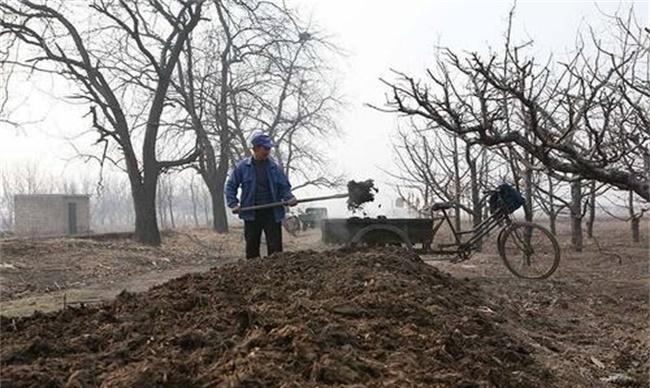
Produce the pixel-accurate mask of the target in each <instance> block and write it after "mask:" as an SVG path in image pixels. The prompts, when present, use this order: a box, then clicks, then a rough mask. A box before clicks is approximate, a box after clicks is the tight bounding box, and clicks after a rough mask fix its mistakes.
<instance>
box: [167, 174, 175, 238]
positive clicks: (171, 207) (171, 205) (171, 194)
mask: <svg viewBox="0 0 650 388" xmlns="http://www.w3.org/2000/svg"><path fill="white" fill-rule="evenodd" d="M167 189H168V190H169V191H168V192H167V209H169V220H170V222H171V223H172V229H176V222H175V221H174V203H173V200H174V198H173V197H174V192H173V188H172V186H171V182H170V186H169V187H168V188H167Z"/></svg>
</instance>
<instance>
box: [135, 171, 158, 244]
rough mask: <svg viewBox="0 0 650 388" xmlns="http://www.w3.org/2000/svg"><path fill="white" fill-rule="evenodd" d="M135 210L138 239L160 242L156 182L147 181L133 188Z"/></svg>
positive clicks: (149, 242) (151, 242)
mask: <svg viewBox="0 0 650 388" xmlns="http://www.w3.org/2000/svg"><path fill="white" fill-rule="evenodd" d="M133 208H134V210H135V234H136V236H137V238H138V241H140V242H143V243H147V244H154V245H158V244H160V231H159V230H158V220H157V218H156V183H155V182H153V184H152V183H151V182H145V184H144V185H142V186H140V187H136V188H135V190H133Z"/></svg>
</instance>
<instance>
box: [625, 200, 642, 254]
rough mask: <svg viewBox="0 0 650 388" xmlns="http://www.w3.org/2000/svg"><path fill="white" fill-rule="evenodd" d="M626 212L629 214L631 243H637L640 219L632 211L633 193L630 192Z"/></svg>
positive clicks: (639, 234)
mask: <svg viewBox="0 0 650 388" xmlns="http://www.w3.org/2000/svg"><path fill="white" fill-rule="evenodd" d="M628 210H629V212H630V230H631V231H632V241H634V242H635V243H638V242H639V241H640V236H641V233H640V231H639V224H640V221H641V217H639V216H638V215H637V214H635V211H634V192H632V191H630V194H629V196H628Z"/></svg>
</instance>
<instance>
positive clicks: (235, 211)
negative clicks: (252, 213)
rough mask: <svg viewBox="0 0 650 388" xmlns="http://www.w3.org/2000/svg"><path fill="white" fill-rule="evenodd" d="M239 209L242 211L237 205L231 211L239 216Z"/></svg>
mask: <svg viewBox="0 0 650 388" xmlns="http://www.w3.org/2000/svg"><path fill="white" fill-rule="evenodd" d="M239 209H241V206H239V205H235V206H233V207H231V208H230V210H232V214H239Z"/></svg>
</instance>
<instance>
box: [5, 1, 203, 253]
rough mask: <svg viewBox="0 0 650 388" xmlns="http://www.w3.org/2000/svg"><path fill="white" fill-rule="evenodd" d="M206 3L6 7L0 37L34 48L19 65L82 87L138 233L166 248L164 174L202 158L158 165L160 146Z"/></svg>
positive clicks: (188, 156) (195, 152)
mask: <svg viewBox="0 0 650 388" xmlns="http://www.w3.org/2000/svg"><path fill="white" fill-rule="evenodd" d="M203 2H204V1H202V0H199V1H187V2H184V1H174V2H172V3H168V2H163V1H158V0H152V1H149V2H147V3H142V2H138V1H135V0H120V1H108V0H106V1H104V0H96V1H92V2H91V3H89V4H88V6H87V7H84V6H83V5H81V6H80V5H78V4H74V3H70V2H58V3H57V5H56V7H55V6H50V5H48V4H46V3H36V2H32V1H21V2H9V3H3V4H0V11H2V13H3V17H2V19H0V27H1V28H2V31H1V32H0V33H1V34H2V35H11V36H15V37H16V38H17V39H18V40H20V41H21V42H22V44H24V45H25V46H26V47H28V48H30V49H31V52H30V54H29V56H28V57H26V58H20V59H19V60H18V61H16V62H15V64H16V65H19V66H25V67H30V68H31V69H34V70H37V71H42V72H49V73H53V74H60V75H61V76H63V77H65V78H66V79H69V80H71V81H73V82H74V83H75V84H76V85H78V86H79V93H78V94H76V95H75V96H73V98H74V99H77V100H81V101H84V102H86V103H88V104H89V105H90V107H91V108H90V115H91V118H92V125H93V128H94V129H95V130H96V131H97V132H98V133H99V140H98V143H99V144H102V145H104V153H103V154H102V156H101V157H100V158H99V159H100V160H101V161H102V162H103V161H104V160H110V161H112V162H114V164H115V165H117V166H119V167H120V168H122V169H123V170H124V171H125V172H126V173H127V174H128V177H129V183H130V186H131V195H132V198H133V204H134V210H135V233H136V237H137V238H138V240H140V241H141V242H144V243H149V244H159V243H160V233H159V231H158V224H157V219H156V208H155V200H156V187H157V181H158V176H159V174H160V173H161V172H162V171H165V170H166V169H169V168H173V167H175V166H181V165H184V164H187V163H190V162H191V161H193V160H194V159H196V157H197V156H198V154H199V151H198V149H190V150H188V151H187V152H181V153H185V154H184V155H183V156H181V157H178V158H176V159H173V160H159V152H158V150H157V144H158V140H159V137H160V135H161V127H162V128H163V129H164V120H165V119H164V110H165V107H166V103H167V101H168V89H169V85H170V83H171V80H172V76H173V72H174V70H175V68H176V64H177V62H178V60H179V57H180V56H181V52H182V48H183V46H184V45H185V43H186V41H187V39H188V36H189V35H190V33H191V31H192V30H193V29H194V28H195V27H196V25H197V24H198V23H199V21H200V20H201V11H202V6H203ZM79 15H84V16H82V17H81V19H80V17H79ZM84 18H93V21H94V22H95V25H93V26H91V27H89V29H88V30H82V29H80V28H79V26H80V25H81V23H80V21H82V20H84ZM83 25H87V23H83ZM140 132H143V133H142V138H141V139H140V138H139V137H138V135H139V134H140ZM138 144H141V146H142V153H141V157H140V158H138V154H137V152H136V148H137V146H138ZM109 145H112V146H116V147H117V148H118V149H119V154H120V155H119V158H118V159H114V158H112V157H111V155H109V154H108V152H107V151H108V150H109Z"/></svg>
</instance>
